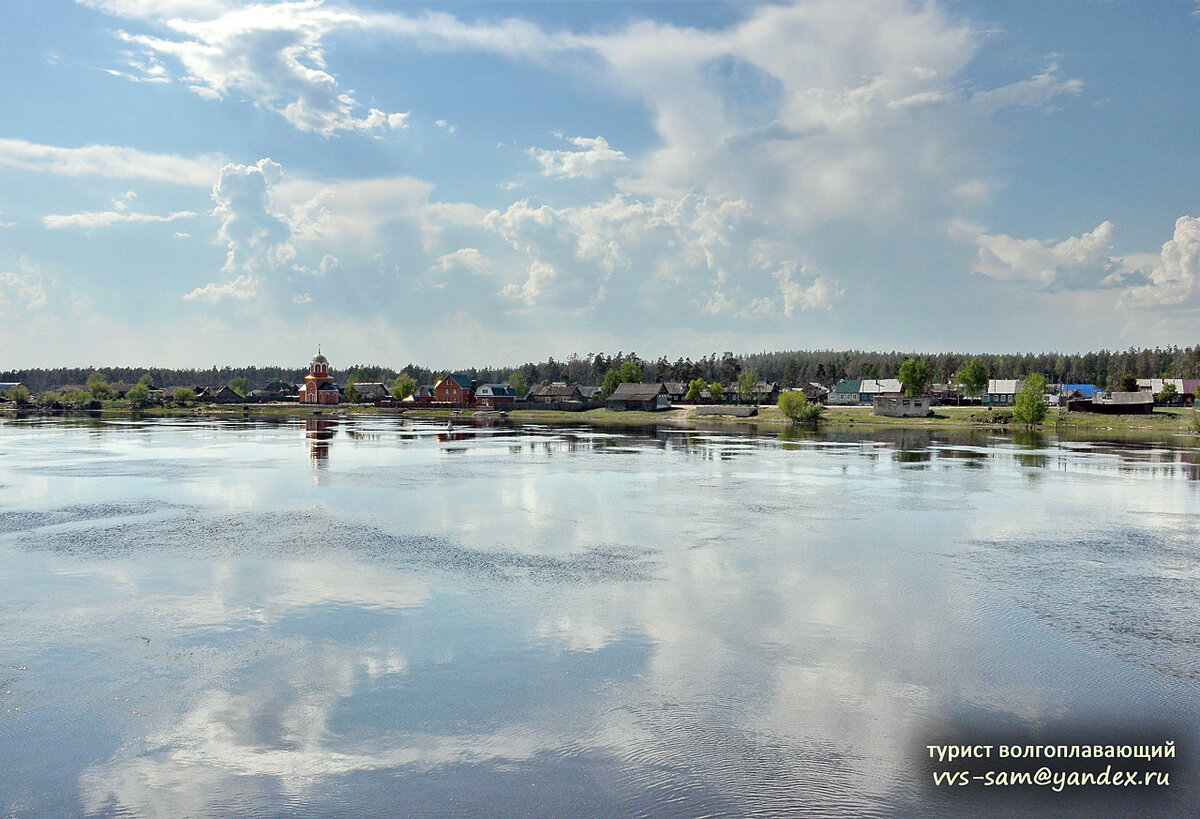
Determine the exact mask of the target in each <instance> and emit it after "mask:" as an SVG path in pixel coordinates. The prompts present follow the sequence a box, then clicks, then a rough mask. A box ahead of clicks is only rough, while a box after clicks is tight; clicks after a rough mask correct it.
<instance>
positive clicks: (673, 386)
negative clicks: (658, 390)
mask: <svg viewBox="0 0 1200 819" xmlns="http://www.w3.org/2000/svg"><path fill="white" fill-rule="evenodd" d="M663 386H664V387H666V388H667V395H669V396H671V403H672V404H678V403H679V402H680V401H682V400H683V399H684V397H685V396H686V395H687V391H688V385H687V384H684V383H683V382H682V381H664V382H663Z"/></svg>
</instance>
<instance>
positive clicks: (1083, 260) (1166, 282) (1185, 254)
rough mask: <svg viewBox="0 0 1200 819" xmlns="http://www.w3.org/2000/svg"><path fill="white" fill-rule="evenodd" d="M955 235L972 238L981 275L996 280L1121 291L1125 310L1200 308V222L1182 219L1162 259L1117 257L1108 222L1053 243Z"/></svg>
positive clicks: (974, 231) (966, 230)
mask: <svg viewBox="0 0 1200 819" xmlns="http://www.w3.org/2000/svg"><path fill="white" fill-rule="evenodd" d="M956 232H957V234H958V235H959V237H960V238H961V237H963V236H967V235H970V237H971V238H972V239H973V241H974V242H975V244H976V245H977V246H978V258H977V261H976V270H977V272H979V273H982V274H983V275H985V276H988V277H990V278H993V279H997V280H1000V281H1009V282H1023V283H1027V284H1032V285H1036V286H1037V287H1039V288H1041V289H1045V290H1060V289H1061V290H1097V289H1116V290H1119V291H1120V302H1121V304H1122V305H1123V306H1125V307H1133V308H1138V307H1141V308H1170V307H1178V308H1195V307H1200V218H1196V217H1193V216H1181V217H1179V218H1178V219H1177V220H1176V222H1175V231H1174V234H1173V235H1172V237H1171V239H1169V240H1168V241H1166V242H1164V243H1163V245H1162V248H1161V250H1160V251H1159V252H1158V253H1157V254H1154V253H1130V254H1114V253H1113V240H1114V238H1115V236H1116V228H1115V227H1114V226H1113V224H1112V223H1111V222H1108V221H1105V222H1102V223H1101V224H1100V225H1099V226H1097V227H1096V229H1095V230H1093V231H1090V232H1088V233H1084V234H1081V235H1080V236H1071V237H1068V238H1066V239H1063V240H1061V241H1049V242H1046V241H1040V240H1038V239H1017V238H1014V237H1012V236H1006V235H1003V234H988V233H985V232H983V231H982V230H980V229H979V228H978V227H975V226H971V225H965V224H960V225H958V226H957V228H956Z"/></svg>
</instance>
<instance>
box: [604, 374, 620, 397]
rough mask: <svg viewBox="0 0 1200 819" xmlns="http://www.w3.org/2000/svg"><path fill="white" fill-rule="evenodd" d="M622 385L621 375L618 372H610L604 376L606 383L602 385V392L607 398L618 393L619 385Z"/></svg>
mask: <svg viewBox="0 0 1200 819" xmlns="http://www.w3.org/2000/svg"><path fill="white" fill-rule="evenodd" d="M621 383H622V381H621V373H620V372H618V371H617V370H609V371H608V372H606V373H605V374H604V383H603V384H601V385H600V392H601V393H603V395H604V397H605V398H607V397H608V396H610V395H612V394H613V393H614V392H616V390H617V385H618V384H621Z"/></svg>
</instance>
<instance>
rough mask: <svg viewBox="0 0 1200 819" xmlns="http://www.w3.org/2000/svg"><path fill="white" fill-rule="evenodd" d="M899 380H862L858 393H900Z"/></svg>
mask: <svg viewBox="0 0 1200 819" xmlns="http://www.w3.org/2000/svg"><path fill="white" fill-rule="evenodd" d="M903 390H904V388H903V387H901V386H900V379H899V378H864V379H863V381H862V386H861V387H859V389H858V391H859V392H865V393H871V394H877V393H881V392H902V391H903Z"/></svg>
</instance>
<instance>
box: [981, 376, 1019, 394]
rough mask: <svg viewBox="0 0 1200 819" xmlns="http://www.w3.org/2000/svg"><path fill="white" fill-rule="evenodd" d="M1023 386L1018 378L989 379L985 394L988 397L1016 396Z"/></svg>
mask: <svg viewBox="0 0 1200 819" xmlns="http://www.w3.org/2000/svg"><path fill="white" fill-rule="evenodd" d="M1024 386H1025V382H1024V381H1022V380H1021V379H1019V378H989V379H988V385H987V389H986V390H985V392H986V393H987V394H988V395H1016V394H1017V393H1019V392H1020V391H1021V388H1022V387H1024Z"/></svg>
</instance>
